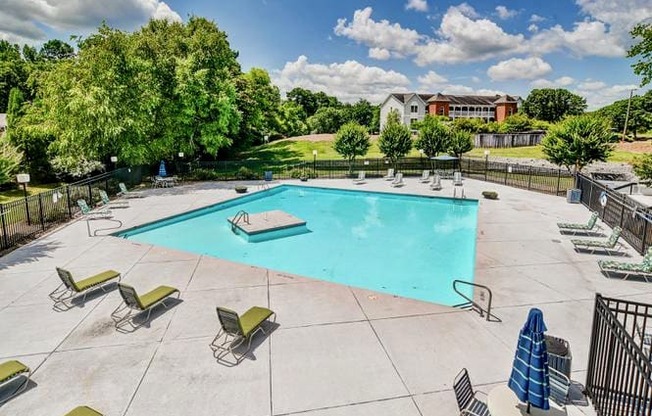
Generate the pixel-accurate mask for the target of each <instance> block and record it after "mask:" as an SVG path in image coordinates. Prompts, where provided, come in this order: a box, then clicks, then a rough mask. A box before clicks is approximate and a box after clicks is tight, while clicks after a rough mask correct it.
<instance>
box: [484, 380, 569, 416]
mask: <svg viewBox="0 0 652 416" xmlns="http://www.w3.org/2000/svg"><path fill="white" fill-rule="evenodd" d="M487 407H488V408H489V413H491V416H566V409H562V408H561V407H559V406H558V405H557V404H556V403H555V402H553V401H552V400H551V401H550V410H541V409H537V408H536V407H534V406H532V407H530V413H529V414H528V413H527V403H523V402H521V401H520V400H519V399H518V397H516V395H515V394H514V392H513V391H512V390H510V388H509V387H507V386H498V387H495V388H494V389H492V390H491V391H490V392H489V394H488V397H487Z"/></svg>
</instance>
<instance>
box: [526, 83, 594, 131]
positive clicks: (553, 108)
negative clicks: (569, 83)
mask: <svg viewBox="0 0 652 416" xmlns="http://www.w3.org/2000/svg"><path fill="white" fill-rule="evenodd" d="M585 109H586V99H585V98H583V97H580V96H579V95H576V94H573V93H572V92H570V91H568V90H566V89H563V88H557V89H554V88H542V89H534V90H532V91H531V92H530V94H529V95H528V96H527V99H526V100H525V102H523V112H525V114H527V115H528V116H529V117H532V118H536V119H538V120H544V121H549V122H552V123H556V122H558V121H560V120H561V119H563V118H564V117H566V116H573V115H580V114H582V113H584V110H585Z"/></svg>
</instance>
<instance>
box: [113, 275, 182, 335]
mask: <svg viewBox="0 0 652 416" xmlns="http://www.w3.org/2000/svg"><path fill="white" fill-rule="evenodd" d="M118 290H119V291H120V296H122V302H121V303H120V305H118V307H117V308H115V310H114V311H113V312H111V318H112V319H113V321H114V323H115V327H116V329H119V328H120V327H122V325H123V324H125V323H130V324H131V326H132V327H133V328H134V329H135V328H137V327H139V326H141V325H143V324H144V323H145V322H147V321H149V318H150V316H151V315H152V311H153V310H154V307H155V306H156V305H158V304H162V305H163V306H164V307H165V308H166V309H167V307H168V306H167V305H166V304H165V301H166V300H167V299H168V298H169V297H170V296H172V295H173V294H174V293H176V294H177V299H179V297H180V296H181V292H179V289H177V288H174V287H171V286H159V287H157V288H156V289H153V290H151V291H149V292H147V293H145V294H144V295H142V296H139V295H138V293H136V289H134V288H133V287H132V286H129V285H126V284H124V283H118ZM125 311H126V313H125ZM145 311H147V317H146V318H145V320H144V321H143V322H142V323H140V324H138V325H134V323H133V318H134V317H135V316H136V315H137V314H139V313H141V312H145Z"/></svg>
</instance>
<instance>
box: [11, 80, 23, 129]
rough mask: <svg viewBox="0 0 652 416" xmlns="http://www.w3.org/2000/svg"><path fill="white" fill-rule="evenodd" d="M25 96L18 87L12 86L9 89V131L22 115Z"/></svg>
mask: <svg viewBox="0 0 652 416" xmlns="http://www.w3.org/2000/svg"><path fill="white" fill-rule="evenodd" d="M24 102H25V96H24V95H23V92H22V91H21V90H20V89H19V88H16V87H14V88H12V89H11V91H9V104H8V106H7V128H8V131H11V129H12V128H14V127H15V126H16V124H17V123H18V120H19V119H20V117H22V115H23V103H24Z"/></svg>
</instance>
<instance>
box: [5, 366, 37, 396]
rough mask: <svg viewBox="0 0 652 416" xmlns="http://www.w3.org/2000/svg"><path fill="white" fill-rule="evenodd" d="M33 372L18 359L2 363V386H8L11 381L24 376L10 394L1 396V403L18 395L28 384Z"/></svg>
mask: <svg viewBox="0 0 652 416" xmlns="http://www.w3.org/2000/svg"><path fill="white" fill-rule="evenodd" d="M31 374H32V372H31V370H30V369H29V367H27V366H26V365H25V364H23V363H21V362H20V361H17V360H11V361H5V362H4V363H2V364H0V387H3V388H4V387H7V386H9V385H10V384H11V383H14V382H15V381H16V380H18V378H19V377H23V379H24V380H22V382H21V383H19V384H18V386H16V388H15V389H14V390H13V391H12V392H11V393H9V395H8V396H5V397H4V398H0V404H1V403H4V402H6V401H7V400H9V399H11V398H12V397H14V396H16V395H17V394H18V393H20V392H21V391H23V390H25V388H26V387H27V384H28V383H29V377H30V376H31Z"/></svg>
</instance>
